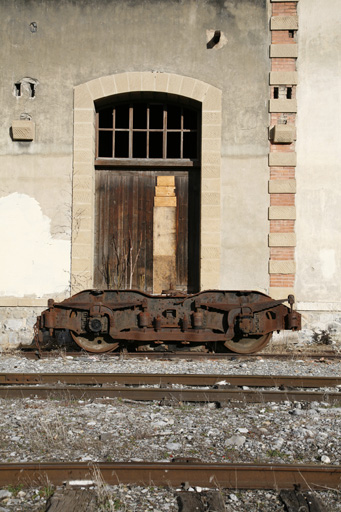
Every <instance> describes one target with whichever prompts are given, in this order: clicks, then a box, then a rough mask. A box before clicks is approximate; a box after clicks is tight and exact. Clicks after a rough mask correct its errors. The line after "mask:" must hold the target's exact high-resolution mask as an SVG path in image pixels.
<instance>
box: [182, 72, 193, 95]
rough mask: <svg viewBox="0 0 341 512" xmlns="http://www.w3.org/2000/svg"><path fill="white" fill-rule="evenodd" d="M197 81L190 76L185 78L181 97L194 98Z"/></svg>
mask: <svg viewBox="0 0 341 512" xmlns="http://www.w3.org/2000/svg"><path fill="white" fill-rule="evenodd" d="M195 82H196V80H195V79H194V78H190V77H188V76H184V77H183V80H182V84H181V88H180V94H181V96H186V97H187V98H192V96H193V91H194V87H195Z"/></svg>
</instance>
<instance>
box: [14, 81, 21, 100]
mask: <svg viewBox="0 0 341 512" xmlns="http://www.w3.org/2000/svg"><path fill="white" fill-rule="evenodd" d="M14 87H15V89H14V91H15V95H16V96H17V97H18V98H19V96H21V83H20V82H17V83H16V84H14Z"/></svg>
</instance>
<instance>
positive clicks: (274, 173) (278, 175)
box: [270, 167, 295, 180]
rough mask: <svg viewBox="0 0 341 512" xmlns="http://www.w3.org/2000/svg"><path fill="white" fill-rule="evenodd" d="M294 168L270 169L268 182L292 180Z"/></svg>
mask: <svg viewBox="0 0 341 512" xmlns="http://www.w3.org/2000/svg"><path fill="white" fill-rule="evenodd" d="M294 178H295V167H270V180H292V179H294Z"/></svg>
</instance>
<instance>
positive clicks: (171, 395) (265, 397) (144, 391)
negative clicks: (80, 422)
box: [0, 385, 341, 404]
mask: <svg viewBox="0 0 341 512" xmlns="http://www.w3.org/2000/svg"><path fill="white" fill-rule="evenodd" d="M0 398H7V399H12V398H39V399H58V400H84V399H94V398H121V399H127V400H136V401H169V402H218V403H224V402H249V403H262V402H283V401H298V402H301V401H303V402H304V401H306V402H312V401H313V402H320V401H324V402H329V403H333V404H336V403H341V393H331V392H328V391H325V392H320V391H293V390H288V391H273V390H270V391H268V390H263V389H262V390H258V389H253V390H252V389H248V390H240V389H203V388H192V389H170V388H144V387H139V388H129V387H114V386H100V387H95V386H91V387H90V386H87V387H86V386H79V387H75V386H58V387H56V386H40V385H36V386H24V385H23V386H1V387H0Z"/></svg>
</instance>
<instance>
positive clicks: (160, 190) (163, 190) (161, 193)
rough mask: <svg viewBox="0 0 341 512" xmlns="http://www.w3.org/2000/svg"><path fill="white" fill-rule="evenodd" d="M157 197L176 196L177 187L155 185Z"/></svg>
mask: <svg viewBox="0 0 341 512" xmlns="http://www.w3.org/2000/svg"><path fill="white" fill-rule="evenodd" d="M155 196H156V197H175V187H160V186H157V187H155Z"/></svg>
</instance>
